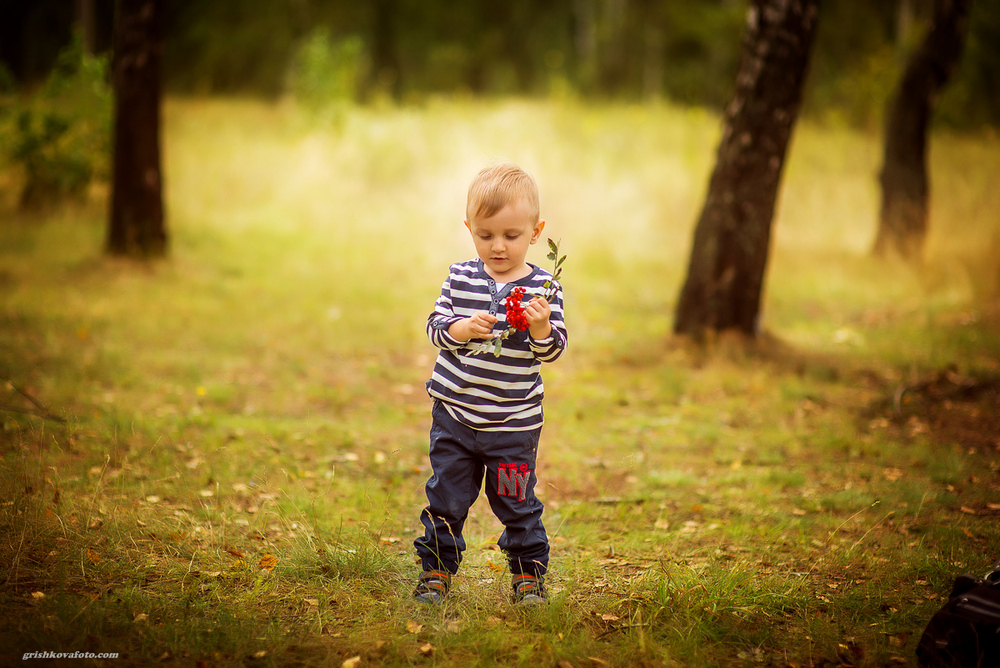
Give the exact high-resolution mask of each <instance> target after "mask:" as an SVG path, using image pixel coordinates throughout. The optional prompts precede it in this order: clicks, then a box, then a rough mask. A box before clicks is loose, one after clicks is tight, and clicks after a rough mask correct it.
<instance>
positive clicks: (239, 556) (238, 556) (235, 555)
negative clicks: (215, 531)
mask: <svg viewBox="0 0 1000 668" xmlns="http://www.w3.org/2000/svg"><path fill="white" fill-rule="evenodd" d="M226 552H228V553H229V554H231V555H233V556H234V557H236V558H237V559H242V558H243V553H242V552H237V551H236V550H226Z"/></svg>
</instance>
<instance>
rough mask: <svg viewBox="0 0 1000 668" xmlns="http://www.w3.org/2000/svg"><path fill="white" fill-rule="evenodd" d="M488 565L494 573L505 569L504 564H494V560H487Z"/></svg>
mask: <svg viewBox="0 0 1000 668" xmlns="http://www.w3.org/2000/svg"><path fill="white" fill-rule="evenodd" d="M486 567H487V568H489V569H490V570H491V571H493V572H494V573H499V572H501V571H502V570H503V566H498V565H496V564H494V563H493V562H492V561H487V562H486Z"/></svg>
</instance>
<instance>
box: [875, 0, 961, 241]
mask: <svg viewBox="0 0 1000 668" xmlns="http://www.w3.org/2000/svg"><path fill="white" fill-rule="evenodd" d="M970 4H971V0H935V2H934V18H933V23H932V25H931V28H930V31H929V32H928V33H927V37H926V38H925V39H924V43H923V44H922V45H921V47H920V48H919V49H918V50H917V51H916V52H915V53H914V54H913V56H912V58H911V59H910V61H909V63H908V64H907V66H906V71H905V72H904V73H903V78H902V81H900V84H899V89H898V91H897V92H896V95H895V97H894V98H893V102H892V107H891V109H890V111H889V118H888V123H887V124H886V130H885V157H884V159H883V166H882V173H881V174H880V175H879V181H880V183H881V185H882V206H881V209H880V211H879V226H878V233H877V235H876V237H875V247H874V252H875V254H876V255H887V254H890V253H898V254H899V255H901V256H902V257H904V258H906V259H909V260H917V259H919V257H920V255H921V253H922V252H923V246H924V239H925V238H926V237H927V209H928V193H929V191H930V186H929V182H928V176H927V131H928V127H929V126H930V120H931V114H932V112H933V110H934V102H935V99H936V98H937V95H938V93H939V92H940V91H941V90H942V89H943V88H944V87H945V85H946V84H947V83H948V80H949V79H950V78H951V75H952V72H953V71H954V69H955V67H956V66H957V65H958V62H959V60H960V58H961V56H962V50H963V48H964V45H965V27H966V23H967V20H966V19H967V18H968V15H969V5H970Z"/></svg>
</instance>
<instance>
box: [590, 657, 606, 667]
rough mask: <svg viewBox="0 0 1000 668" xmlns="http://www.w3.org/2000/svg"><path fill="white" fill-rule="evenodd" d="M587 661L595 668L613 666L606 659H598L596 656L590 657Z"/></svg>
mask: <svg viewBox="0 0 1000 668" xmlns="http://www.w3.org/2000/svg"><path fill="white" fill-rule="evenodd" d="M587 661H590V662H591V663H592V664H594V665H595V666H610V665H611V664H610V663H608V662H607V661H605V660H604V659H598V658H597V657H596V656H588V657H587Z"/></svg>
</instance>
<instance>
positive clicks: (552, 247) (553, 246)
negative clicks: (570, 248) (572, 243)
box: [548, 238, 559, 260]
mask: <svg viewBox="0 0 1000 668" xmlns="http://www.w3.org/2000/svg"><path fill="white" fill-rule="evenodd" d="M548 241H549V250H551V251H552V252H553V253H555V254H556V255H558V254H559V244H557V243H556V242H554V241H552V239H551V238H550V239H549V240H548ZM552 259H553V260H554V259H555V258H552Z"/></svg>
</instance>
